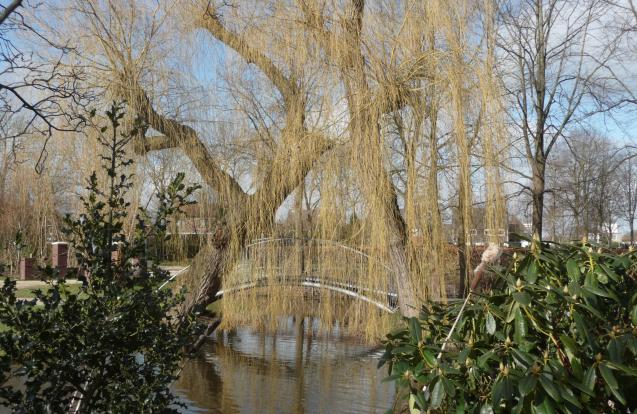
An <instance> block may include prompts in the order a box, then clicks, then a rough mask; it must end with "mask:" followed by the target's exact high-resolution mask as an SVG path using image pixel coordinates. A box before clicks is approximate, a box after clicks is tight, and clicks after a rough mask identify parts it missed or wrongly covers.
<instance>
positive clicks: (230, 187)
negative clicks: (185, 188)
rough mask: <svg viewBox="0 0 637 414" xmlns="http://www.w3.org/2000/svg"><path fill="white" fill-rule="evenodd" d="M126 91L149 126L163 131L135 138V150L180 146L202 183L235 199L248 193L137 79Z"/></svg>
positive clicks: (194, 134)
mask: <svg viewBox="0 0 637 414" xmlns="http://www.w3.org/2000/svg"><path fill="white" fill-rule="evenodd" d="M127 92H128V93H129V94H130V98H131V99H130V100H129V103H130V104H131V105H132V106H133V107H134V108H135V109H136V111H137V112H138V113H139V114H140V115H142V116H144V117H145V119H146V122H148V125H149V126H151V127H152V128H153V129H155V130H157V131H159V132H160V133H162V134H163V137H148V138H138V140H137V142H136V143H135V144H134V145H135V149H136V150H137V151H142V152H143V151H152V150H162V149H167V148H179V149H181V150H182V151H183V152H184V153H185V154H186V156H188V158H190V160H191V161H192V163H193V164H194V166H195V168H197V171H198V172H199V174H201V177H202V178H203V180H204V181H205V183H206V184H208V185H209V186H210V187H211V188H213V189H214V190H215V191H217V192H219V193H222V194H228V195H229V196H230V198H231V199H232V200H234V201H240V200H242V199H244V198H245V197H246V196H247V195H246V193H245V192H244V191H243V189H242V188H241V186H240V185H239V183H238V182H237V181H236V180H235V179H234V178H233V177H232V176H231V175H230V174H228V173H227V172H225V171H224V170H223V169H221V167H219V165H218V164H217V162H216V161H215V160H214V158H213V157H212V156H211V155H210V152H209V151H208V149H207V148H206V146H205V145H204V143H203V142H202V141H201V140H200V139H199V136H198V134H197V132H196V131H195V130H194V129H193V128H191V127H189V126H188V125H184V124H182V123H180V122H178V121H176V120H174V119H171V118H168V117H166V116H164V115H161V114H159V113H158V112H157V111H156V110H155V108H153V106H152V104H151V102H150V99H148V96H147V95H146V93H145V91H144V90H143V89H142V88H141V87H140V86H139V85H138V84H137V83H132V82H131V85H129V88H128V89H127ZM140 140H141V141H140Z"/></svg>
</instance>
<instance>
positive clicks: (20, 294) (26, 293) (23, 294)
mask: <svg viewBox="0 0 637 414" xmlns="http://www.w3.org/2000/svg"><path fill="white" fill-rule="evenodd" d="M81 287H82V284H81V283H74V284H67V285H66V289H67V290H68V291H69V292H70V293H78V292H79V291H80V288H81ZM37 289H41V290H43V291H47V290H49V289H50V286H49V285H45V286H41V287H38V288H26V289H18V290H16V291H15V296H16V297H17V298H22V299H32V298H34V297H35V294H34V293H33V291H34V290H37Z"/></svg>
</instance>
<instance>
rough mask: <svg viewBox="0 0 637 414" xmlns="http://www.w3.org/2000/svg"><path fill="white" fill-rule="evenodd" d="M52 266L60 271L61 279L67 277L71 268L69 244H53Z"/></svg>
mask: <svg viewBox="0 0 637 414" xmlns="http://www.w3.org/2000/svg"><path fill="white" fill-rule="evenodd" d="M51 266H52V267H53V269H56V270H58V272H59V275H60V277H65V276H66V272H67V270H68V267H69V244H68V243H67V242H54V243H51Z"/></svg>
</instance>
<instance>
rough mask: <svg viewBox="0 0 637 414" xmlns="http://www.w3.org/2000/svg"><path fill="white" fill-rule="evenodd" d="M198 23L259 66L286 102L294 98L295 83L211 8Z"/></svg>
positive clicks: (249, 61) (295, 91)
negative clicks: (227, 26)
mask: <svg viewBox="0 0 637 414" xmlns="http://www.w3.org/2000/svg"><path fill="white" fill-rule="evenodd" d="M199 24H200V25H201V27H202V28H203V29H205V30H207V31H208V32H209V33H210V34H211V35H212V36H214V37H216V38H217V39H219V40H220V41H221V42H223V43H225V44H226V45H227V46H229V47H231V48H232V49H234V50H235V51H236V52H237V53H238V54H239V55H240V56H241V57H243V58H244V59H245V60H246V61H247V62H248V63H253V64H255V65H256V66H257V67H259V69H260V70H261V72H263V74H264V75H265V76H266V77H267V78H268V79H269V80H270V82H272V84H273V85H274V86H275V87H276V88H277V89H278V90H279V92H280V93H281V95H282V96H283V99H284V100H285V102H286V103H288V104H289V103H290V102H291V101H293V100H294V97H295V95H296V94H297V92H298V88H297V86H296V84H295V83H294V82H293V81H291V80H290V79H288V78H287V77H286V76H285V75H284V74H283V72H282V71H281V70H280V69H279V68H278V67H277V66H276V65H275V64H274V62H272V60H271V59H270V58H268V57H267V56H266V55H264V54H263V53H261V52H260V51H258V50H257V49H255V48H254V47H252V46H250V44H248V42H247V41H246V40H245V39H243V38H242V37H240V36H239V35H237V34H236V33H234V32H232V31H231V30H229V29H228V28H226V27H225V26H224V25H223V24H222V23H221V21H220V20H219V17H218V16H217V15H216V14H215V12H214V11H213V10H210V9H208V10H206V12H205V14H204V17H203V18H202V19H201V20H200V22H199Z"/></svg>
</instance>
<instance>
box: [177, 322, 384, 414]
mask: <svg viewBox="0 0 637 414" xmlns="http://www.w3.org/2000/svg"><path fill="white" fill-rule="evenodd" d="M319 328H320V327H319V322H318V321H317V320H314V319H311V318H300V317H298V318H294V317H290V318H287V319H286V320H285V321H284V323H283V326H282V328H281V329H280V330H279V331H277V333H275V334H266V333H263V332H258V331H256V330H254V329H251V328H241V329H237V330H234V331H230V332H222V333H220V335H218V336H217V338H216V339H214V340H210V341H209V342H208V343H206V344H205V345H204V347H203V349H202V352H201V355H200V356H199V357H198V358H196V359H194V360H191V361H187V362H186V363H185V366H184V370H183V372H182V375H181V378H180V379H179V381H178V382H177V383H176V384H175V389H176V390H177V391H178V392H179V394H180V395H181V396H182V397H183V398H184V401H185V402H187V403H188V405H189V407H190V408H189V410H188V411H186V412H188V413H197V412H208V413H224V414H235V413H246V414H252V413H272V414H274V413H277V414H279V413H280V414H304V413H308V414H309V413H365V414H367V413H384V412H385V411H386V410H387V409H389V408H390V407H391V403H392V401H393V397H394V388H393V385H392V384H391V383H383V382H382V381H381V380H382V378H383V377H384V376H385V375H386V371H384V370H381V371H379V370H377V369H376V365H377V363H378V358H379V356H380V354H381V351H380V350H379V349H378V348H371V347H370V346H369V345H366V344H364V343H362V342H361V341H359V340H357V339H356V338H352V337H347V336H344V335H341V334H340V333H339V330H338V327H335V329H334V330H333V331H332V332H331V333H330V334H325V333H321V332H320V329H319Z"/></svg>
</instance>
